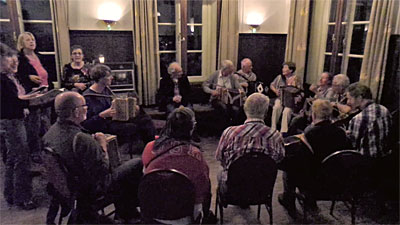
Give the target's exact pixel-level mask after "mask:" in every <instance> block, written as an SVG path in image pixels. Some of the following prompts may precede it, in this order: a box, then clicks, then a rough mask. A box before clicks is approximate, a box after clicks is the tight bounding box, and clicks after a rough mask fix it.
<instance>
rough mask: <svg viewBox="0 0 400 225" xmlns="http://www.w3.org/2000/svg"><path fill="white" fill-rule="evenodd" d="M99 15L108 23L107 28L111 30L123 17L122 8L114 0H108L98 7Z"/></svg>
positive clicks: (100, 18) (99, 17)
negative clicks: (110, 0) (108, 0)
mask: <svg viewBox="0 0 400 225" xmlns="http://www.w3.org/2000/svg"><path fill="white" fill-rule="evenodd" d="M97 16H98V19H99V20H101V21H103V22H104V23H105V24H106V26H107V30H111V27H112V26H113V25H114V24H116V23H117V21H118V20H119V19H121V16H122V9H121V7H120V6H119V5H117V4H115V3H113V2H106V3H104V4H102V5H100V6H99V8H98V9H97Z"/></svg>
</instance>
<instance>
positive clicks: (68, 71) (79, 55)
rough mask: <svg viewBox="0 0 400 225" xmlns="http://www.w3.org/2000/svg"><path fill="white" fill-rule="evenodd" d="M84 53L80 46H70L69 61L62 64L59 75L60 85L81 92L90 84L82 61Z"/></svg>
mask: <svg viewBox="0 0 400 225" xmlns="http://www.w3.org/2000/svg"><path fill="white" fill-rule="evenodd" d="M83 58H84V55H83V50H82V46H80V45H74V46H72V47H71V60H72V61H71V62H70V63H68V64H65V65H64V69H63V75H62V77H61V87H64V88H66V89H68V90H72V91H77V92H79V93H82V92H83V91H84V90H86V88H88V87H89V86H90V79H89V75H88V73H87V72H88V71H87V66H86V65H85V62H84V61H83Z"/></svg>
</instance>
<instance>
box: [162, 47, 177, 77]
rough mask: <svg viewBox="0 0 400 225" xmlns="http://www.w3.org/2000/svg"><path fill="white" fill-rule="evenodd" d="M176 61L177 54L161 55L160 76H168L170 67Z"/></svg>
mask: <svg viewBox="0 0 400 225" xmlns="http://www.w3.org/2000/svg"><path fill="white" fill-rule="evenodd" d="M175 61H176V54H175V53H160V74H161V77H164V76H168V66H169V64H170V63H172V62H175Z"/></svg>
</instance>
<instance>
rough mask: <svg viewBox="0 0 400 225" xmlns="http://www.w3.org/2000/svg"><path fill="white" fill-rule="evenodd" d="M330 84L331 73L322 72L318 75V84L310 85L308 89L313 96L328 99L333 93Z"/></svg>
mask: <svg viewBox="0 0 400 225" xmlns="http://www.w3.org/2000/svg"><path fill="white" fill-rule="evenodd" d="M331 85H332V75H331V74H330V73H329V72H323V73H321V75H320V77H319V80H318V84H312V85H311V86H310V91H312V92H314V94H315V96H314V98H319V99H330V98H331V97H332V95H333V90H332V88H331Z"/></svg>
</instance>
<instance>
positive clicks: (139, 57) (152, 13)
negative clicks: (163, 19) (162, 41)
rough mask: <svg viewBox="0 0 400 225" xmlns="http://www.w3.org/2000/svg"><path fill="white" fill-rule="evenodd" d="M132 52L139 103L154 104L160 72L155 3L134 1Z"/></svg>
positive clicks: (146, 0)
mask: <svg viewBox="0 0 400 225" xmlns="http://www.w3.org/2000/svg"><path fill="white" fill-rule="evenodd" d="M133 8H134V18H133V20H134V51H135V64H136V66H137V68H136V69H137V75H138V80H137V84H138V90H137V92H138V94H139V98H140V99H139V103H140V104H144V105H151V104H155V102H156V101H155V100H156V98H155V96H156V92H157V87H158V82H159V77H160V71H159V67H158V65H159V60H160V59H159V57H158V55H157V48H158V43H157V2H156V1H155V0H134V5H133Z"/></svg>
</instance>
